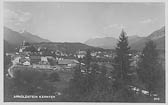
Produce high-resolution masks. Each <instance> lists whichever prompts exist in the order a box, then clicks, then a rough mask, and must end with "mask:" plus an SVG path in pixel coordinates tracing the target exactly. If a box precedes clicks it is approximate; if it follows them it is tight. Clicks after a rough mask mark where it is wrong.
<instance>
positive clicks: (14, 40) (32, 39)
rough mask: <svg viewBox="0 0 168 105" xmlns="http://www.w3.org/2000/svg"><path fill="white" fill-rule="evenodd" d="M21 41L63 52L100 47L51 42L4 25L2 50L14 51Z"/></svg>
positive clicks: (76, 43)
mask: <svg viewBox="0 0 168 105" xmlns="http://www.w3.org/2000/svg"><path fill="white" fill-rule="evenodd" d="M23 41H26V42H29V43H32V44H33V45H35V46H36V47H41V48H43V47H45V48H48V49H50V50H51V49H52V50H60V51H63V52H70V53H71V52H74V51H77V50H86V49H93V50H96V49H102V48H97V47H93V46H89V45H86V44H83V43H78V42H75V43H70V42H60V43H59V42H51V41H49V40H47V39H43V38H41V37H39V36H36V35H33V34H31V33H29V32H27V31H24V32H22V33H19V32H16V31H13V30H11V29H9V28H7V27H4V50H5V51H6V52H14V51H15V48H16V47H18V46H19V45H21V43H22V42H23Z"/></svg>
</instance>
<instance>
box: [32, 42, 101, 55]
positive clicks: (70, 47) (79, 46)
mask: <svg viewBox="0 0 168 105" xmlns="http://www.w3.org/2000/svg"><path fill="white" fill-rule="evenodd" d="M34 45H35V46H36V47H41V48H48V49H50V50H54V51H56V50H59V51H62V52H66V53H74V52H76V51H79V50H87V49H91V50H98V49H101V48H98V47H92V46H88V45H86V44H83V43H70V42H64V43H61V42H60V43H57V42H42V43H34Z"/></svg>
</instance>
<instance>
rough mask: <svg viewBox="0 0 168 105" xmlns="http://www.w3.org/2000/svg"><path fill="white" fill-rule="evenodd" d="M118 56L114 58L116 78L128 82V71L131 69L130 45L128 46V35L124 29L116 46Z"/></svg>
mask: <svg viewBox="0 0 168 105" xmlns="http://www.w3.org/2000/svg"><path fill="white" fill-rule="evenodd" d="M115 50H116V57H115V59H114V63H115V65H114V68H115V73H116V78H115V79H116V80H117V81H118V80H121V81H122V82H124V83H125V82H126V81H127V80H128V77H127V73H128V72H129V69H130V56H129V53H130V47H129V46H128V37H127V36H126V33H125V32H124V30H122V32H121V34H120V37H119V41H118V44H117V47H116V49H115Z"/></svg>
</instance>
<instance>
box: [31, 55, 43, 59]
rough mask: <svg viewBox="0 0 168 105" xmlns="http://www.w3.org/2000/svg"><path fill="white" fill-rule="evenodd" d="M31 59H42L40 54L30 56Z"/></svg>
mask: <svg viewBox="0 0 168 105" xmlns="http://www.w3.org/2000/svg"><path fill="white" fill-rule="evenodd" d="M30 59H41V57H40V56H30Z"/></svg>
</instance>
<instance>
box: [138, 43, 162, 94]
mask: <svg viewBox="0 0 168 105" xmlns="http://www.w3.org/2000/svg"><path fill="white" fill-rule="evenodd" d="M137 72H138V76H139V79H140V80H141V81H142V82H143V83H144V84H145V85H146V88H147V90H148V91H149V93H151V92H152V91H155V90H156V88H158V86H159V84H160V83H161V82H162V83H163V80H164V79H162V77H164V73H163V72H164V71H163V70H162V67H161V65H160V64H159V62H158V52H157V50H156V45H155V44H154V42H153V41H152V40H149V42H147V43H146V46H145V48H144V49H143V51H142V56H141V61H140V62H139V69H138V71H137ZM163 84H164V83H163ZM163 84H162V85H163ZM149 95H150V94H149Z"/></svg>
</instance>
